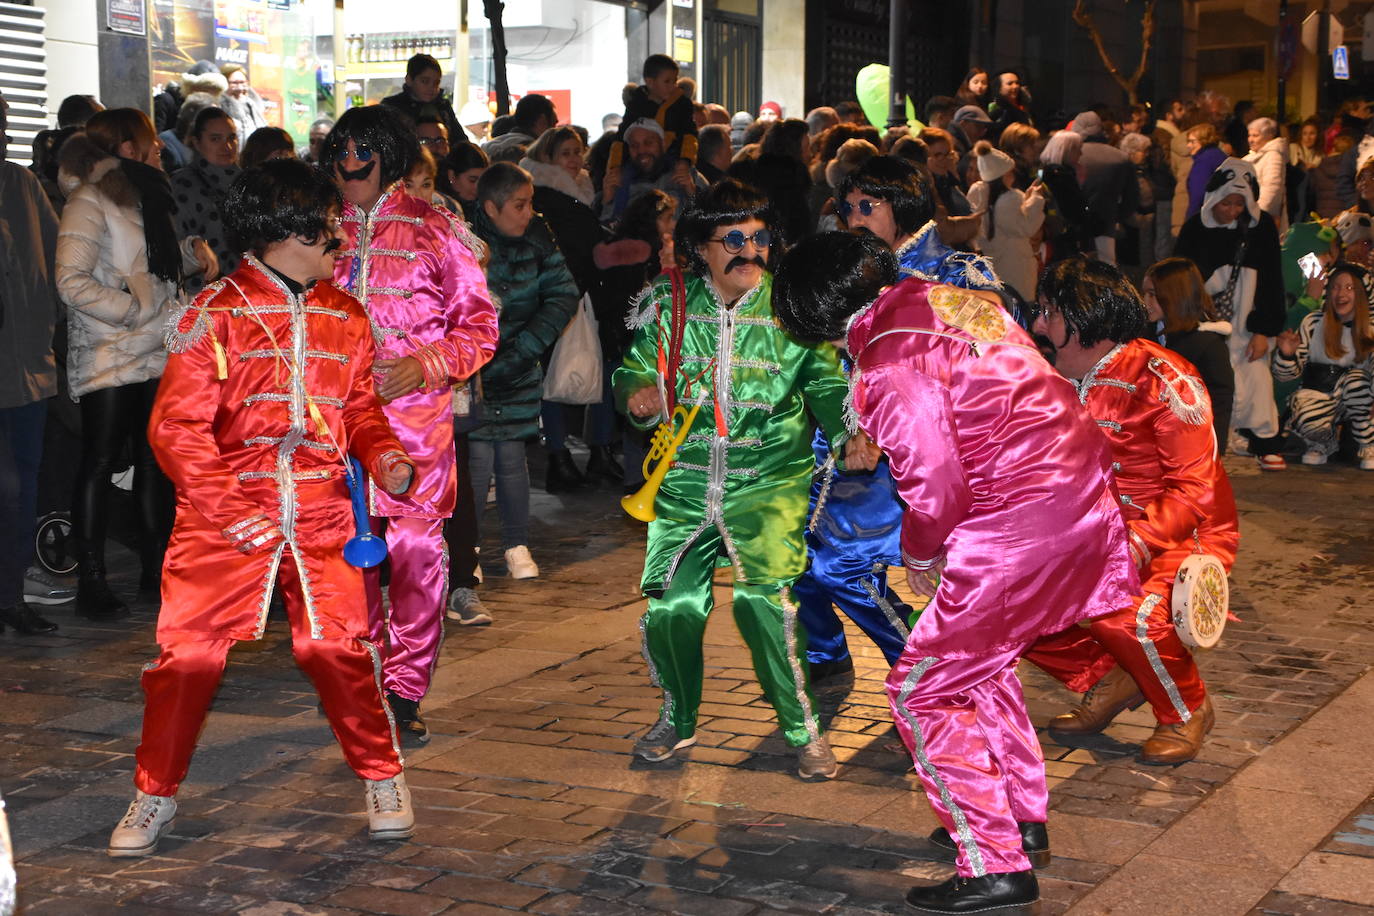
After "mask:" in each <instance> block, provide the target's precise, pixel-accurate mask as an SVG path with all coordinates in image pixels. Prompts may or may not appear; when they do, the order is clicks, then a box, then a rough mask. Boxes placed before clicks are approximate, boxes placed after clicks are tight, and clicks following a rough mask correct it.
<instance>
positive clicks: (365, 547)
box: [344, 457, 386, 569]
mask: <svg viewBox="0 0 1374 916" xmlns="http://www.w3.org/2000/svg"><path fill="white" fill-rule="evenodd" d="M345 477H346V479H347V480H348V495H349V496H350V497H351V498H352V500H353V528H354V530H355V531H357V532H358V533H357V534H356V535H355V536H353V537H351V538H349V539H348V543H347V544H344V559H345V560H346V561H348V564H349V565H350V566H356V567H358V568H359V569H371V568H372V567H373V566H376V565H378V564H379V563H381V562H382V561H383V560H385V559H386V541H385V540H384V539H382V538H379V537H377V535H375V534H373V533H372V526H371V524H370V523H369V521H368V512H367V479H366V478H365V477H364V476H363V466H362V465H361V464H359V463H358V459H357V458H353V457H349V459H348V473H347V474H346V475H345Z"/></svg>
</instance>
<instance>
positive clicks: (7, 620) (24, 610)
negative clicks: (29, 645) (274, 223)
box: [0, 601, 57, 636]
mask: <svg viewBox="0 0 1374 916" xmlns="http://www.w3.org/2000/svg"><path fill="white" fill-rule="evenodd" d="M5 624H9V625H10V626H11V627H13V628H14V632H16V633H18V634H19V635H20V636H34V635H36V634H38V633H51V632H52V631H53V630H56V629H57V624H55V623H53V622H52V621H51V620H45V619H44V618H43V617H41V616H39V614H38V612H37V611H35V610H34V609H33V608H31V607H29V606H28V605H27V604H25V603H24V602H22V601H21V602H19V603H18V604H16V605H15V606H14V607H5V608H0V632H3V631H4V629H5Z"/></svg>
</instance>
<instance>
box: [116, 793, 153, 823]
mask: <svg viewBox="0 0 1374 916" xmlns="http://www.w3.org/2000/svg"><path fill="white" fill-rule="evenodd" d="M161 810H162V798H161V797H160V796H157V795H144V796H142V797H140V798H136V799H134V800H133V801H132V802H130V803H129V810H128V811H127V812H125V814H124V820H122V821H120V822H119V826H121V827H126V828H129V829H131V830H146V829H148V828H149V827H151V826H152V824H153V821H155V820H157V816H158V813H159V812H160V811H161Z"/></svg>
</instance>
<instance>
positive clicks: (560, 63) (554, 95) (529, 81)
mask: <svg viewBox="0 0 1374 916" xmlns="http://www.w3.org/2000/svg"><path fill="white" fill-rule="evenodd" d="M470 8H473V7H470ZM476 8H477V9H480V6H476ZM504 24H505V30H506V49H507V58H506V72H507V76H508V79H509V81H510V91H511V94H512V95H513V96H515V97H517V98H518V97H519V96H522V95H525V94H526V93H531V92H537V93H539V94H540V95H546V96H548V97H549V98H551V99H553V102H554V104H555V105H556V106H557V108H558V118H559V120H560V121H562V122H565V123H573V124H580V125H582V126H584V127H586V128H587V129H588V130H589V131H591V135H592V137H593V139H595V138H596V136H597V135H598V134H599V133H600V132H601V118H602V117H603V116H604V115H607V114H612V113H614V114H620V113H621V112H623V111H624V110H625V105H624V103H623V102H621V99H620V91H621V89H622V88H623V87H624V85H625V80H626V74H627V73H630V72H633V73H634V74H635V81H636V82H638V73H639V66H640V64H641V63H642V61H633V62H631V61H629V60H628V57H627V56H628V42H627V39H626V34H625V32H626V29H625V7H624V6H623V5H620V4H617V3H608V2H600V0H506V11H505V18H504ZM468 26H469V29H470V54H471V60H472V70H471V73H470V76H469V79H470V81H471V86H470V89H469V94H470V97H471V98H472V99H474V100H478V101H486V100H487V99H489V98H491V97H492V96H491V92H492V87H493V83H494V80H493V77H492V65H491V34H490V31H489V30H488V28H487V21H486V19H485V18H484V17H482V16H481V15H480V14H478V15H474V16H472V17H471V18H470V20H469V23H468ZM463 101H467V99H464V100H463Z"/></svg>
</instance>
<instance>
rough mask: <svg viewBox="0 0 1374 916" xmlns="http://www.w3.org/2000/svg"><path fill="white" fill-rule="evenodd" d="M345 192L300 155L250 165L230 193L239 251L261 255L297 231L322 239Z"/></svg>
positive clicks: (227, 210) (227, 219) (227, 215)
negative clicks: (295, 157) (299, 157)
mask: <svg viewBox="0 0 1374 916" xmlns="http://www.w3.org/2000/svg"><path fill="white" fill-rule="evenodd" d="M342 210H343V197H342V196H341V195H340V194H339V188H338V186H337V185H335V184H334V181H333V180H332V179H331V178H330V177H329V176H328V175H326V174H325V173H324V172H322V171H320V170H319V169H317V168H314V167H312V166H310V165H307V164H306V163H304V162H301V161H300V160H299V159H269V160H268V161H266V162H264V163H263V164H262V165H259V166H255V167H254V168H251V169H246V170H244V171H243V172H242V173H241V174H240V175H239V177H238V178H235V179H234V183H233V184H232V185H230V186H229V191H228V193H227V194H226V195H225V199H224V206H223V207H222V209H221V212H222V213H223V214H224V224H225V229H227V230H228V233H229V241H230V242H231V243H232V244H233V245H234V248H235V250H236V251H249V252H252V253H253V254H254V255H256V256H258V257H261V256H262V253H263V252H264V251H266V250H267V248H268V246H270V245H272V244H274V243H275V242H281V241H285V240H286V239H288V238H291V237H292V236H299V237H300V238H303V239H310V240H318V239H319V237H320V236H321V235H322V234H323V233H324V232H325V229H326V227H327V225H328V223H329V220H330V218H331V216H337V215H338V214H339V212H340V211H342Z"/></svg>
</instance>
